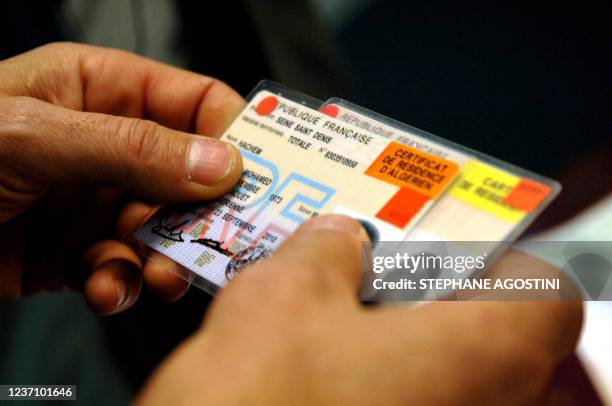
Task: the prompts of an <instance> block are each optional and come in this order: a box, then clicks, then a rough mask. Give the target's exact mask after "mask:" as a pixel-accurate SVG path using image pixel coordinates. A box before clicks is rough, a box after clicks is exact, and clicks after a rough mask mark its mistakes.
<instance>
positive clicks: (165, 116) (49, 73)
mask: <svg viewBox="0 0 612 406" xmlns="http://www.w3.org/2000/svg"><path fill="white" fill-rule="evenodd" d="M43 62H44V63H43ZM0 67H1V68H2V69H3V71H4V72H6V74H4V75H3V77H4V78H6V82H3V86H2V89H0V90H2V91H4V92H6V93H8V94H11V95H15V96H18V95H21V96H32V97H36V98H40V99H42V100H45V101H48V102H52V103H54V104H59V105H61V106H64V107H68V108H71V109H76V110H85V111H90V112H99V113H106V114H113V115H121V116H128V117H143V118H147V119H150V120H154V121H156V122H159V123H160V124H162V125H164V126H166V127H169V128H173V129H176V130H180V131H188V132H196V133H198V134H203V135H207V136H211V137H218V136H219V135H221V133H222V132H223V131H224V130H225V128H227V126H228V125H229V123H230V122H231V121H232V120H233V118H234V117H236V116H237V115H238V113H239V112H240V111H241V110H242V108H243V107H244V100H243V99H242V97H240V95H238V93H236V92H235V91H234V90H233V89H232V88H230V87H229V86H227V85H226V84H224V83H223V82H221V81H218V80H216V79H213V78H210V77H207V76H203V75H200V74H196V73H193V72H188V71H185V70H182V69H178V68H174V67H171V66H168V65H165V64H162V63H159V62H155V61H153V60H150V59H147V58H144V57H141V56H138V55H134V54H131V53H128V52H124V51H120V50H116V49H110V48H100V47H94V46H89V45H83V44H70V43H55V44H49V45H45V46H43V47H40V48H37V49H35V50H33V51H30V52H28V53H26V54H23V55H20V56H18V57H15V58H11V59H9V60H8V61H5V62H3V63H2V65H0ZM31 72H36V75H32V74H31ZM11 79H12V80H11ZM54 79H55V80H54Z"/></svg>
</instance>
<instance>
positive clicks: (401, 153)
mask: <svg viewBox="0 0 612 406" xmlns="http://www.w3.org/2000/svg"><path fill="white" fill-rule="evenodd" d="M459 169H460V167H459V164H457V163H456V162H453V161H449V160H447V159H444V158H440V157H437V156H434V155H431V154H428V153H426V152H423V151H419V150H418V149H415V148H412V147H409V146H406V145H403V144H400V143H398V142H395V141H392V142H390V143H389V145H388V146H387V148H385V149H384V151H383V152H382V153H381V154H380V155H379V156H378V157H377V158H376V159H375V160H374V162H373V163H372V165H370V167H369V168H368V169H367V170H366V172H365V173H366V174H367V175H370V176H372V177H374V178H376V179H380V180H382V181H384V182H387V183H391V184H393V185H397V186H400V187H403V188H404V187H405V188H409V189H412V190H415V191H417V192H419V193H422V194H424V195H426V196H429V197H430V198H434V199H435V198H436V197H438V196H439V195H440V194H441V193H442V192H443V191H444V189H446V187H447V186H448V185H449V184H450V183H451V182H452V181H453V179H455V176H457V174H458V173H459Z"/></svg>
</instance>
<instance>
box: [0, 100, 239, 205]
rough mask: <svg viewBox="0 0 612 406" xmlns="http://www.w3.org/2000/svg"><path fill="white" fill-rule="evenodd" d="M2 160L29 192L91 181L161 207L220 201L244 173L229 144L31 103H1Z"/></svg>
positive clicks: (2, 169)
mask: <svg viewBox="0 0 612 406" xmlns="http://www.w3.org/2000/svg"><path fill="white" fill-rule="evenodd" d="M0 157H1V159H0V162H1V163H0V173H1V172H5V173H8V174H9V176H11V175H12V177H17V179H15V180H14V182H19V183H17V184H18V185H21V186H22V187H25V188H30V190H31V189H32V188H36V187H40V188H46V187H49V186H52V185H54V184H64V183H71V182H82V181H85V182H90V181H93V182H100V183H105V184H108V185H111V186H115V187H119V188H122V189H124V190H126V191H129V192H131V193H134V194H136V195H138V196H140V197H144V198H150V199H154V200H158V201H193V200H203V199H211V198H215V197H218V196H220V195H222V194H224V193H225V192H227V191H228V190H229V189H230V188H231V187H232V186H233V185H234V184H235V183H236V182H237V181H238V179H239V178H240V176H241V173H242V161H241V158H240V154H239V152H238V150H237V149H236V148H235V147H234V146H232V145H230V144H227V143H225V142H222V141H218V140H216V139H213V138H208V137H203V136H198V135H193V134H188V133H184V132H180V131H175V130H171V129H169V128H166V127H163V126H161V125H159V124H157V123H154V122H153V121H148V120H140V119H135V118H125V117H119V116H112V115H105V114H97V113H83V112H78V111H74V110H69V109H65V108H61V107H57V106H54V105H51V104H48V103H45V102H43V101H40V100H36V99H32V98H28V97H10V98H3V99H2V100H1V101H0ZM6 177H7V176H6V175H5V176H3V178H6Z"/></svg>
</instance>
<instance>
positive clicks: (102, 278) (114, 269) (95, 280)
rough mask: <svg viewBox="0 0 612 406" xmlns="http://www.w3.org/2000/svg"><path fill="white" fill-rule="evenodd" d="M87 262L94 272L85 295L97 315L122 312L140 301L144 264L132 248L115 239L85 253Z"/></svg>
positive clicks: (84, 291)
mask: <svg viewBox="0 0 612 406" xmlns="http://www.w3.org/2000/svg"><path fill="white" fill-rule="evenodd" d="M83 262H84V265H85V267H86V269H90V270H91V273H90V274H89V276H88V277H87V279H86V281H85V284H84V286H83V293H84V295H85V299H86V300H87V303H88V305H89V306H90V307H91V309H92V310H93V311H94V312H96V313H98V314H101V315H111V314H115V313H119V312H121V311H124V310H126V309H127V308H129V307H130V306H132V305H133V304H134V303H135V302H136V300H138V297H139V296H140V290H141V286H142V273H141V267H142V265H141V262H140V260H139V259H138V256H137V255H136V254H135V253H134V252H133V251H132V250H131V249H130V248H129V247H128V246H126V245H124V244H122V243H120V242H118V241H112V240H107V241H102V242H99V243H96V244H95V245H93V246H91V247H90V248H89V249H88V250H87V251H86V252H85V254H84V257H83Z"/></svg>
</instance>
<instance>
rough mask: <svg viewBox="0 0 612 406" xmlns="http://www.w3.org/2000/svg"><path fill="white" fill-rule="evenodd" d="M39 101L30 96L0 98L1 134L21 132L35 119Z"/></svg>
mask: <svg viewBox="0 0 612 406" xmlns="http://www.w3.org/2000/svg"><path fill="white" fill-rule="evenodd" d="M38 106H39V102H38V101H36V100H35V99H32V98H30V97H2V98H0V129H2V133H3V134H15V133H23V132H24V131H25V130H26V129H27V128H30V126H31V123H32V121H33V120H35V119H36V114H35V111H36V108H37V107H38Z"/></svg>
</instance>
